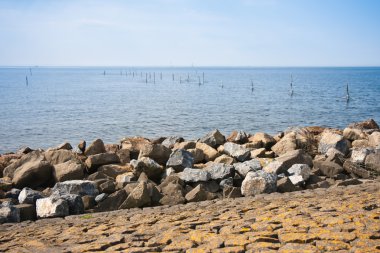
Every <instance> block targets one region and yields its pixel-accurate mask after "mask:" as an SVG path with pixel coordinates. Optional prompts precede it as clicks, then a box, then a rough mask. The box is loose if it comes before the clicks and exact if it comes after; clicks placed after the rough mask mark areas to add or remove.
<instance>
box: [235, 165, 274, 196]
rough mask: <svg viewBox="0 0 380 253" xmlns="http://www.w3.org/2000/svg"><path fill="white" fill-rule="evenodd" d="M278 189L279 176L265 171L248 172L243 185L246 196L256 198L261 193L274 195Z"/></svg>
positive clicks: (242, 191) (242, 188)
mask: <svg viewBox="0 0 380 253" xmlns="http://www.w3.org/2000/svg"><path fill="white" fill-rule="evenodd" d="M276 188H277V175H276V174H273V173H267V172H265V171H263V170H259V171H255V172H253V171H251V172H248V174H247V176H246V177H245V179H244V180H243V183H242V185H241V193H242V195H244V196H255V195H257V194H260V193H272V192H275V191H276Z"/></svg>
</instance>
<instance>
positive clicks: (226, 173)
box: [204, 163, 235, 180]
mask: <svg viewBox="0 0 380 253" xmlns="http://www.w3.org/2000/svg"><path fill="white" fill-rule="evenodd" d="M204 170H205V171H207V172H208V173H209V174H210V177H211V179H213V180H222V179H225V178H228V177H233V176H234V174H235V170H234V167H233V166H231V165H226V164H223V163H210V164H209V165H207V166H206V167H205V168H204Z"/></svg>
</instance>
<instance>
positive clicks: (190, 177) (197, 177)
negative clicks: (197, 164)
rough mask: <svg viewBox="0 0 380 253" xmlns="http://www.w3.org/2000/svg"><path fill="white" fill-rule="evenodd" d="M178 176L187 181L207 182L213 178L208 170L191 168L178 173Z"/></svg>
mask: <svg viewBox="0 0 380 253" xmlns="http://www.w3.org/2000/svg"><path fill="white" fill-rule="evenodd" d="M178 177H179V178H180V179H181V180H183V181H185V182H206V181H208V180H210V179H211V175H210V173H208V172H207V171H204V170H201V169H191V168H185V169H184V170H183V171H182V172H180V173H178Z"/></svg>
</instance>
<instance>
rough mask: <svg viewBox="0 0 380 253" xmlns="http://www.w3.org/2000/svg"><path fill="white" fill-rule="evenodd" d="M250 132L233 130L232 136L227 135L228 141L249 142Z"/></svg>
mask: <svg viewBox="0 0 380 253" xmlns="http://www.w3.org/2000/svg"><path fill="white" fill-rule="evenodd" d="M248 136H249V135H248V134H247V133H246V132H244V131H233V132H232V133H231V134H230V136H228V137H227V141H228V142H233V143H238V144H244V143H246V142H248Z"/></svg>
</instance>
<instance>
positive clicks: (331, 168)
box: [314, 161, 343, 178]
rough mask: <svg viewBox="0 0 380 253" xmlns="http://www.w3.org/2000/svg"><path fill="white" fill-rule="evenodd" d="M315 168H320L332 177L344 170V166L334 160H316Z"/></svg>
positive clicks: (324, 173)
mask: <svg viewBox="0 0 380 253" xmlns="http://www.w3.org/2000/svg"><path fill="white" fill-rule="evenodd" d="M314 168H316V169H319V170H320V171H321V172H322V174H323V175H325V176H328V177H330V178H332V177H334V176H336V175H338V174H339V173H341V172H343V167H342V166H340V165H339V164H336V163H333V162H325V161H314Z"/></svg>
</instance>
